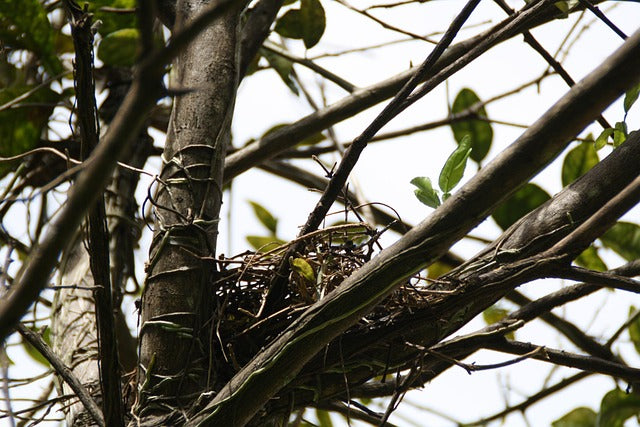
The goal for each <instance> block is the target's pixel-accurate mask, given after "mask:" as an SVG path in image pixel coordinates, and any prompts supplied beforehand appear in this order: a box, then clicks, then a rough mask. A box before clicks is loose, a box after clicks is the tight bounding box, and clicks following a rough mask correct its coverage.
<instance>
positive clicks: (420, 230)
mask: <svg viewBox="0 0 640 427" xmlns="http://www.w3.org/2000/svg"><path fill="white" fill-rule="evenodd" d="M638 67H640V31H637V32H636V33H635V34H634V35H633V36H631V37H630V38H629V39H628V40H627V41H626V42H625V43H624V44H623V45H622V47H621V48H620V49H618V50H617V51H616V52H615V53H614V54H613V55H611V56H610V57H609V58H608V59H607V60H606V61H605V62H604V63H603V64H602V65H601V66H600V67H598V68H597V69H596V70H595V71H593V72H592V73H591V74H589V76H587V77H586V78H585V79H584V80H583V81H582V82H581V83H579V84H577V85H576V86H574V87H573V88H571V90H570V91H569V93H568V94H567V95H565V96H564V97H563V98H562V99H560V100H559V101H558V102H557V103H556V104H555V105H554V106H553V107H552V108H551V109H549V111H547V112H546V113H545V114H544V115H543V116H542V117H541V118H540V119H539V120H538V121H537V122H536V123H534V124H533V125H532V126H531V127H530V128H529V129H528V130H527V131H525V133H524V134H523V135H522V136H521V137H520V138H518V140H517V141H516V142H514V143H513V144H512V145H511V146H510V147H509V148H507V149H506V150H505V151H503V152H502V153H501V154H500V155H499V156H498V157H497V158H496V159H494V160H493V161H492V162H490V163H489V164H487V165H486V166H485V167H484V168H483V169H481V170H480V172H478V174H476V176H474V177H473V178H472V179H471V180H470V181H468V182H467V184H466V185H464V186H463V188H462V189H460V190H459V191H458V192H457V193H455V194H454V195H453V196H451V197H450V198H449V199H447V201H446V202H444V203H443V204H442V205H441V206H440V207H439V208H438V209H436V210H435V211H434V213H433V214H432V215H431V216H430V217H428V218H427V219H426V220H424V221H423V222H422V223H421V224H420V225H418V226H416V227H414V229H412V230H411V231H410V232H408V233H407V234H406V235H405V236H404V237H403V238H401V239H400V240H399V241H398V242H397V243H396V244H394V245H392V246H391V247H389V248H387V249H384V250H383V251H382V252H380V254H379V255H377V256H376V257H375V258H374V259H373V260H371V261H370V262H369V263H367V264H365V265H364V266H363V267H362V268H361V269H360V270H358V271H357V272H355V273H354V274H353V275H351V276H350V277H349V278H348V279H346V280H345V281H344V282H343V283H342V285H341V286H340V287H339V288H337V289H336V290H335V291H333V292H332V293H330V294H329V295H327V296H326V297H325V299H323V300H321V301H319V302H317V303H316V304H314V305H312V306H311V307H310V308H309V309H307V310H306V311H305V312H304V313H303V314H302V315H301V317H300V318H298V319H297V320H296V321H295V322H294V323H293V324H292V325H291V326H290V327H289V328H287V329H286V330H285V331H284V332H283V333H282V334H281V335H280V336H279V337H278V338H277V339H275V341H274V342H273V343H272V344H270V345H268V346H267V347H266V348H265V349H264V350H263V351H262V352H260V353H259V354H258V355H256V356H255V358H254V359H253V360H252V361H251V362H250V363H249V364H248V365H246V366H245V367H244V368H242V369H241V370H240V372H238V374H236V376H235V377H234V378H233V379H232V380H231V381H230V382H229V383H228V384H227V385H226V386H225V387H224V388H223V389H222V390H221V391H220V392H219V393H218V394H217V395H216V396H215V398H214V399H213V400H212V401H211V402H209V403H208V404H207V406H206V407H205V408H204V409H203V410H201V411H200V412H199V413H198V414H197V415H196V417H195V418H193V421H192V423H193V424H198V423H203V424H206V425H215V423H216V422H217V421H220V420H226V422H229V420H233V422H235V423H237V424H240V425H241V424H243V423H246V422H247V421H248V420H249V419H251V418H252V417H253V415H254V414H255V413H256V411H257V410H259V408H261V407H263V405H264V404H265V403H266V402H267V401H268V400H269V399H270V397H271V396H273V395H274V394H275V393H276V392H277V391H278V390H280V389H281V388H282V387H283V386H285V385H286V383H287V382H288V381H290V380H291V379H292V378H293V377H294V376H295V375H296V374H297V373H298V372H299V371H300V370H301V369H302V367H303V366H304V364H305V363H306V362H307V361H308V360H309V359H311V358H312V357H313V355H314V354H316V353H317V352H318V351H319V350H320V349H322V348H323V347H324V346H325V345H326V344H327V343H328V342H329V341H330V340H332V339H333V338H334V337H336V336H337V335H338V334H340V333H342V332H343V331H344V330H345V329H347V328H348V327H349V326H351V325H352V324H354V323H355V322H356V321H358V320H359V319H360V318H361V317H362V316H363V315H364V314H365V313H367V312H368V311H369V310H370V309H371V308H372V307H373V306H375V304H377V303H378V302H379V301H380V300H381V299H382V298H383V297H385V296H386V295H388V294H389V293H390V292H391V291H392V290H393V289H395V287H396V285H398V284H399V283H400V282H401V281H402V280H403V279H404V278H406V277H408V276H410V275H412V274H413V273H415V272H416V271H418V270H419V269H421V268H423V267H425V266H427V265H429V264H430V263H431V262H433V260H434V259H436V258H437V257H438V256H440V255H442V254H443V253H445V252H446V251H447V250H448V248H449V247H450V245H451V244H452V243H454V242H455V241H457V240H458V239H460V238H461V237H462V236H464V235H465V234H466V233H467V232H468V231H469V230H470V229H471V228H473V227H475V226H476V225H477V224H478V222H480V221H481V220H482V219H483V218H485V217H486V215H487V214H488V213H489V211H490V210H491V209H493V208H494V207H495V206H496V205H497V204H498V203H499V202H500V201H502V200H504V199H505V198H506V197H508V196H509V195H510V194H511V193H512V192H514V191H515V190H516V188H518V187H519V186H520V185H521V184H522V183H523V182H525V181H527V180H528V179H529V178H530V177H531V176H532V175H533V174H535V173H536V172H537V171H538V170H539V168H541V167H543V166H545V165H546V164H548V163H549V162H550V161H551V160H552V159H553V158H554V157H556V156H557V155H558V154H559V153H560V152H561V151H562V149H563V148H564V147H565V146H566V144H567V141H569V140H571V139H572V138H573V137H574V136H575V134H577V133H578V132H580V131H581V130H582V129H583V128H584V127H585V126H586V125H587V124H588V123H589V122H590V121H591V120H593V119H594V118H595V117H597V115H598V114H600V112H601V111H602V110H603V109H604V108H605V107H606V106H607V105H608V104H610V103H611V102H613V100H615V99H616V98H617V97H619V96H620V95H621V94H622V93H624V91H625V90H626V89H627V88H628V87H631V86H632V85H634V84H635V83H636V82H637V81H638V80H640V76H639V75H638V74H637V73H636V72H635V70H636V69H638ZM623 146H624V145H623ZM621 148H622V147H621ZM514 165H518V167H514ZM529 240H531V236H529ZM517 267H518V266H517V265H514V269H516V268H517ZM514 271H515V270H514ZM501 274H506V275H507V277H508V274H509V272H502V273H501ZM514 274H515V273H514ZM519 274H521V273H519ZM482 279H483V277H478V281H477V283H476V285H477V289H476V288H474V291H473V292H469V293H468V295H466V297H470V298H474V300H473V304H474V306H475V307H474V308H471V309H470V310H469V311H465V313H466V314H465V316H463V317H464V319H460V322H464V321H466V320H467V317H468V316H473V315H475V314H476V313H477V312H478V311H477V310H480V309H481V306H483V305H485V304H490V303H492V301H493V300H494V299H495V298H499V297H500V296H501V295H502V294H503V293H504V292H506V290H505V289H503V288H502V287H501V286H505V287H506V286H507V285H509V286H511V285H512V284H513V283H505V284H503V285H501V286H498V287H496V288H493V287H490V288H485V287H482V283H481V280H482ZM509 280H511V281H513V282H518V280H520V278H519V277H516V278H515V279H514V278H511V279H509ZM518 283H520V282H518ZM494 292H495V294H494ZM481 295H484V296H483V297H482V298H480V296H481ZM451 298H452V299H451V300H447V299H445V300H446V301H453V299H459V295H454V296H452V297H451ZM445 305H446V304H444V303H443V304H442V305H441V307H442V308H444V306H445ZM456 312H457V313H459V312H460V311H456ZM450 313H451V312H450ZM458 325H459V322H455V323H451V324H449V325H447V329H448V330H449V329H455V328H456V327H457V326H458ZM427 326H428V325H425V327H427ZM433 327H434V328H435V326H433ZM448 330H447V331H440V332H439V333H440V334H441V333H443V332H445V333H446V332H449V331H448ZM426 344H427V345H432V343H426ZM425 346H426V345H425ZM283 378H284V379H286V380H285V381H283V380H282V379H283Z"/></svg>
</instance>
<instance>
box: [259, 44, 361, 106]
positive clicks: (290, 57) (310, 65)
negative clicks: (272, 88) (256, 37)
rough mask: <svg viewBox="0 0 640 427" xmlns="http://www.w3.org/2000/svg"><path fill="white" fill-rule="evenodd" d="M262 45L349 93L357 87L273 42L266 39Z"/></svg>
mask: <svg viewBox="0 0 640 427" xmlns="http://www.w3.org/2000/svg"><path fill="white" fill-rule="evenodd" d="M262 47H263V48H264V49H266V50H268V51H270V52H273V53H275V54H276V55H278V56H281V57H283V58H286V59H288V60H289V61H291V62H295V63H296V64H300V65H303V66H305V67H307V68H308V69H310V70H312V71H315V72H316V73H318V74H319V75H321V76H322V77H324V78H325V79H327V80H329V81H330V82H333V83H335V84H336V85H338V86H340V87H341V88H342V89H344V90H346V91H347V92H349V93H353V91H355V90H356V89H357V88H356V86H355V85H354V84H353V83H350V82H348V81H346V80H345V79H343V78H342V77H340V76H337V75H335V74H334V73H332V72H331V71H329V70H327V69H325V68H323V67H321V66H319V65H318V64H316V63H315V62H313V61H311V60H309V59H305V58H300V57H297V56H295V55H292V54H291V53H289V52H287V51H286V50H284V49H281V48H280V47H279V46H276V45H275V44H273V43H270V42H269V41H266V42H265V43H264V45H263V46H262Z"/></svg>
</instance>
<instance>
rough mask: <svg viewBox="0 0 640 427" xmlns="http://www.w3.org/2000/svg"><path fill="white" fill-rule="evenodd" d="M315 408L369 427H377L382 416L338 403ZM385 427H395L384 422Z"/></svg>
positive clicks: (318, 405) (322, 404)
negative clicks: (357, 421) (369, 426)
mask: <svg viewBox="0 0 640 427" xmlns="http://www.w3.org/2000/svg"><path fill="white" fill-rule="evenodd" d="M315 406H316V408H319V409H324V410H326V411H331V412H337V413H338V414H342V415H344V416H345V417H348V418H353V419H356V420H360V421H364V422H366V423H369V424H371V425H374V426H377V425H379V424H380V420H381V419H382V415H381V414H378V413H375V412H373V411H371V410H368V411H365V410H364V409H361V408H358V407H357V406H356V405H353V404H349V405H347V404H345V403H343V402H339V401H331V402H324V403H322V402H321V403H318V404H317V405H315ZM384 425H385V427H396V425H395V424H393V423H390V422H388V421H387V422H386V423H385V424H384Z"/></svg>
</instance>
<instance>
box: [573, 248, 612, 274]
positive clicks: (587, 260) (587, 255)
mask: <svg viewBox="0 0 640 427" xmlns="http://www.w3.org/2000/svg"><path fill="white" fill-rule="evenodd" d="M575 263H576V264H578V265H579V266H581V267H584V268H588V269H589V270H596V271H606V270H607V265H606V264H605V263H604V261H602V259H601V258H600V256H599V255H598V250H597V249H596V248H595V247H594V246H593V245H592V246H589V247H588V248H587V249H585V250H584V251H583V252H582V253H581V254H580V255H578V257H577V258H576V259H575Z"/></svg>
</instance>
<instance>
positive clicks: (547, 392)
mask: <svg viewBox="0 0 640 427" xmlns="http://www.w3.org/2000/svg"><path fill="white" fill-rule="evenodd" d="M591 375H593V374H592V373H591V372H580V373H577V374H575V375H573V376H571V377H569V378H566V379H564V380H561V381H559V382H558V383H556V384H554V385H552V386H551V387H547V388H545V389H543V390H540V391H539V392H538V393H536V394H534V395H532V396H530V397H528V398H527V399H526V400H525V401H524V402H521V403H519V404H517V405H513V406H508V407H506V408H505V409H503V410H502V411H500V412H497V413H495V414H493V415H491V416H488V417H486V418H482V419H480V420H478V421H475V422H472V423H469V424H463V425H464V426H478V425H485V424H488V423H489V422H491V421H495V420H498V419H501V418H504V417H506V416H507V415H509V414H511V413H512V412H522V413H524V411H526V410H527V408H529V407H530V406H532V405H534V404H536V403H538V402H539V401H541V400H542V399H545V398H547V397H549V396H554V395H555V394H556V393H557V392H558V391H560V390H562V389H565V388H567V387H569V386H570V385H573V384H575V383H577V382H578V381H581V380H583V379H585V378H587V377H588V376H591Z"/></svg>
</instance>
